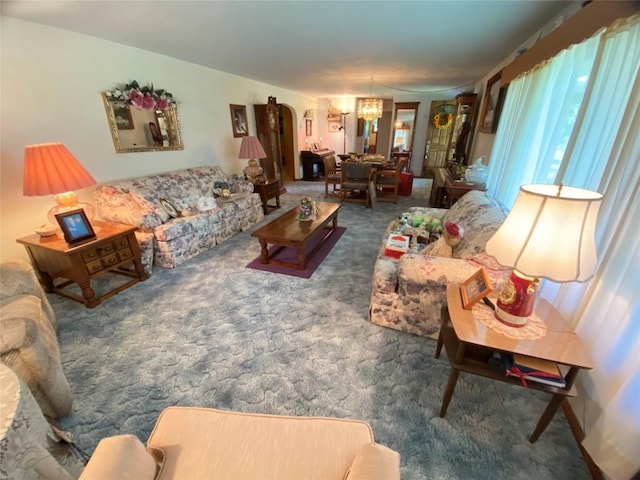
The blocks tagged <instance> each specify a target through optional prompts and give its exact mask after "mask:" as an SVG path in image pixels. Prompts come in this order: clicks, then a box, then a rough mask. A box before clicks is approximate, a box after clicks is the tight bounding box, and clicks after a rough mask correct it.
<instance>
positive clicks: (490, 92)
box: [478, 70, 507, 133]
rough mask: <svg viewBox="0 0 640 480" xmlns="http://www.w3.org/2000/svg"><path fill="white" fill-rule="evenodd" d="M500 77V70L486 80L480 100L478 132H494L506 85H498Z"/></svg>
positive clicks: (496, 127)
mask: <svg viewBox="0 0 640 480" xmlns="http://www.w3.org/2000/svg"><path fill="white" fill-rule="evenodd" d="M501 79H502V70H500V71H499V72H498V73H496V74H495V75H494V76H493V77H491V78H490V79H489V80H488V81H487V88H486V89H485V93H484V100H483V102H482V110H481V113H480V126H479V127H478V131H479V132H483V133H496V130H497V129H498V122H499V120H500V112H501V111H502V103H503V102H504V96H505V94H506V91H507V89H506V87H505V88H501V87H500V80H501Z"/></svg>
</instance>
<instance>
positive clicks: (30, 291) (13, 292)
mask: <svg viewBox="0 0 640 480" xmlns="http://www.w3.org/2000/svg"><path fill="white" fill-rule="evenodd" d="M17 295H33V296H35V297H37V298H39V299H40V308H41V309H42V312H43V313H44V315H45V317H46V319H47V320H48V321H49V323H51V326H52V327H53V328H54V329H55V328H56V317H55V315H54V314H53V309H52V308H51V304H50V303H49V299H48V298H47V295H46V294H45V293H44V290H43V289H42V287H41V286H40V282H39V281H38V278H37V277H36V274H35V272H34V270H33V267H31V264H29V263H27V262H25V261H23V260H15V261H10V262H3V263H2V264H0V298H3V299H4V298H7V297H14V296H17Z"/></svg>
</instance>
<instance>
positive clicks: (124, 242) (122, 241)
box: [116, 237, 129, 250]
mask: <svg viewBox="0 0 640 480" xmlns="http://www.w3.org/2000/svg"><path fill="white" fill-rule="evenodd" d="M123 248H129V238H128V237H124V238H119V239H118V240H116V249H118V250H121V249H123Z"/></svg>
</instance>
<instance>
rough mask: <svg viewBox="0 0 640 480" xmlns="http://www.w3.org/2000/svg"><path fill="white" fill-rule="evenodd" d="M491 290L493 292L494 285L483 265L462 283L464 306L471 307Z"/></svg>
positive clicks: (461, 293) (461, 292)
mask: <svg viewBox="0 0 640 480" xmlns="http://www.w3.org/2000/svg"><path fill="white" fill-rule="evenodd" d="M491 292H493V287H492V286H491V282H490V281H489V277H488V276H487V271H486V270H485V269H484V267H482V268H481V269H480V270H478V271H477V272H476V273H474V274H473V275H471V276H470V277H469V278H467V279H466V280H465V281H464V282H462V284H460V295H462V306H463V308H466V309H470V308H471V307H473V306H474V305H475V304H476V303H478V302H479V301H480V300H482V299H483V298H484V297H486V296H487V295H489V294H490V293H491Z"/></svg>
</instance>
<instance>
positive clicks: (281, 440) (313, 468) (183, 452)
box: [147, 407, 373, 480]
mask: <svg viewBox="0 0 640 480" xmlns="http://www.w3.org/2000/svg"><path fill="white" fill-rule="evenodd" d="M203 432H207V433H208V434H207V435H206V441H203V438H202V437H203ZM372 442H373V432H372V431H371V427H369V425H368V424H366V423H365V422H361V421H356V420H343V419H337V418H321V417H289V416H277V415H259V414H249V413H239V412H228V411H221V410H215V409H208V408H188V407H169V408H167V409H165V410H164V411H163V412H162V413H161V414H160V416H159V418H158V421H157V422H156V425H155V427H154V429H153V431H152V432H151V435H150V436H149V440H148V441H147V447H148V448H152V449H160V450H162V451H163V452H164V464H163V467H162V471H161V472H160V474H159V475H158V479H172V480H181V479H184V480H192V479H195V478H211V472H216V478H224V479H226V480H252V479H254V480H264V479H272V478H273V479H276V478H277V479H278V480H288V479H290V480H293V479H301V478H304V479H318V480H320V479H322V480H332V479H335V480H342V479H343V478H344V475H345V472H346V471H347V469H348V468H349V467H350V466H351V464H352V463H353V461H354V459H355V457H356V455H357V454H358V452H359V451H360V449H361V448H362V447H363V446H364V445H367V444H370V443H372Z"/></svg>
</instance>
